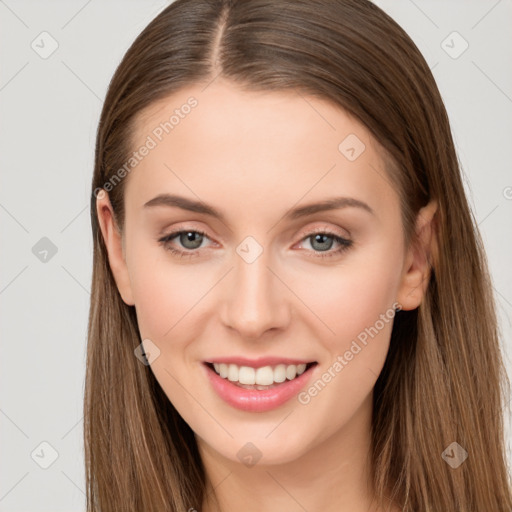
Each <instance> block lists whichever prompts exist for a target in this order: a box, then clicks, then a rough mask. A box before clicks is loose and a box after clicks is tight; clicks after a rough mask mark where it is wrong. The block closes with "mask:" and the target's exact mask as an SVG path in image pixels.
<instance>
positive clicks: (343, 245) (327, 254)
mask: <svg viewBox="0 0 512 512" xmlns="http://www.w3.org/2000/svg"><path fill="white" fill-rule="evenodd" d="M182 233H196V234H198V235H202V236H204V237H206V238H209V237H208V235H207V234H206V233H205V232H204V231H201V230H198V229H181V230H178V231H173V232H172V233H169V234H168V235H165V236H164V237H162V238H160V239H159V240H158V242H159V243H160V244H161V245H163V247H164V249H165V250H166V251H170V252H171V254H173V255H175V256H177V257H179V258H193V257H195V256H198V250H197V249H195V250H191V249H189V250H184V251H182V250H179V249H175V248H174V247H172V246H171V245H170V241H171V240H172V239H173V238H176V237H177V236H178V235H181V234H182ZM315 235H327V236H328V237H330V238H333V239H334V241H335V242H338V243H339V244H340V247H339V248H338V249H336V250H334V251H332V250H329V251H313V252H314V253H315V255H314V256H313V257H314V258H322V259H325V258H332V257H334V256H337V255H339V254H341V253H343V252H345V251H346V250H347V249H349V248H350V247H351V246H352V243H353V242H352V240H347V239H346V238H342V237H340V236H338V235H337V234H336V233H333V232H331V231H329V230H326V229H316V230H313V231H312V232H310V233H308V234H307V235H306V236H304V237H302V239H301V242H302V241H304V240H307V239H308V238H311V237H313V236H315Z"/></svg>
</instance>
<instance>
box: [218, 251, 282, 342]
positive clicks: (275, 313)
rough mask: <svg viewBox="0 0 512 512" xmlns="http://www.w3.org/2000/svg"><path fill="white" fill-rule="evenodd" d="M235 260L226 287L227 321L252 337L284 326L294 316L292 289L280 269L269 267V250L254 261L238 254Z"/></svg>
mask: <svg viewBox="0 0 512 512" xmlns="http://www.w3.org/2000/svg"><path fill="white" fill-rule="evenodd" d="M234 262H235V263H234V265H235V268H234V269H233V271H232V272H230V277H229V278H228V279H227V282H226V284H225V288H224V292H225V296H224V300H223V301H222V307H221V311H222V313H221V317H222V322H223V324H224V325H225V326H226V327H227V328H230V329H233V330H235V331H236V332H237V333H238V335H239V336H240V337H241V338H247V339H252V340H257V339H260V338H262V337H263V336H264V334H265V333H266V332H267V331H271V330H274V331H277V330H282V329H284V328H285V327H286V326H287V325H288V322H289V320H290V304H289V300H288V299H289V297H288V294H289V292H288V290H287V288H286V286H285V284H283V282H282V280H281V279H280V278H279V277H278V273H277V272H276V270H275V269H273V268H272V269H271V268H269V267H270V265H269V263H270V262H269V259H268V258H267V254H266V252H263V254H261V255H260V256H259V258H257V259H256V260H255V261H253V262H252V263H248V262H246V261H244V259H243V258H241V257H239V256H238V254H235V255H234ZM287 292H288V293H287Z"/></svg>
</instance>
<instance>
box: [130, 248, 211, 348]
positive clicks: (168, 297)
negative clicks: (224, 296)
mask: <svg viewBox="0 0 512 512" xmlns="http://www.w3.org/2000/svg"><path fill="white" fill-rule="evenodd" d="M143 243H146V244H147V243H148V242H147V241H145V242H141V243H140V244H139V245H138V246H137V243H134V244H133V245H134V247H133V252H132V253H131V254H132V255H133V256H132V259H131V261H130V264H129V272H130V281H131V284H132V290H133V294H134V299H135V304H136V310H137V321H138V324H139V329H140V332H141V335H142V336H143V337H146V338H150V339H153V338H154V339H155V340H157V341H158V340H162V341H163V339H164V338H165V337H166V336H167V337H169V336H172V337H173V338H174V336H173V335H174V333H175V332H176V331H177V330H179V328H180V327H181V326H182V324H184V323H186V320H187V318H188V315H189V314H190V313H192V314H193V312H192V309H193V307H194V305H195V304H198V303H199V302H200V301H201V298H202V297H203V296H204V295H205V293H206V292H207V290H208V288H210V287H211V285H212V284H213V281H212V283H210V284H208V283H205V282H204V281H200V280H198V276H197V273H194V271H193V270H192V267H191V266H187V265H179V264H176V263H172V261H171V259H170V258H171V256H170V255H168V254H167V253H166V251H165V250H164V249H163V248H145V249H144V248H143V247H144V246H143ZM189 312H190V313H189Z"/></svg>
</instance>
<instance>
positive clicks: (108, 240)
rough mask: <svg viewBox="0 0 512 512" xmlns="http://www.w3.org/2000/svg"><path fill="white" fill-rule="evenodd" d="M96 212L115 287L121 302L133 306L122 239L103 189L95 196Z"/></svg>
mask: <svg viewBox="0 0 512 512" xmlns="http://www.w3.org/2000/svg"><path fill="white" fill-rule="evenodd" d="M96 213H97V216H98V223H99V226H100V229H101V233H102V235H103V240H104V241H105V246H106V248H107V252H108V260H109V265H110V269H111V270H112V274H113V276H114V280H115V282H116V285H117V289H118V290H119V293H120V295H121V298H122V299H123V302H125V303H126V304H127V305H128V306H133V305H134V304H135V302H134V300H133V293H132V289H131V283H130V277H129V274H128V267H127V265H126V260H125V256H124V251H123V240H122V236H121V233H120V232H119V229H118V227H117V224H116V222H115V219H114V212H113V209H112V205H111V204H110V199H109V197H108V194H107V193H106V192H105V191H102V192H101V193H100V194H98V195H97V197H96Z"/></svg>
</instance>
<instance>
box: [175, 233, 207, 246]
mask: <svg viewBox="0 0 512 512" xmlns="http://www.w3.org/2000/svg"><path fill="white" fill-rule="evenodd" d="M194 238H195V240H194ZM202 241H203V235H201V234H200V233H196V232H195V231H184V232H183V233H181V234H180V243H181V244H182V245H183V247H185V248H186V249H197V248H198V247H200V246H201V243H202ZM189 242H191V243H192V246H189V245H187V244H188V243H189Z"/></svg>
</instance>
